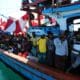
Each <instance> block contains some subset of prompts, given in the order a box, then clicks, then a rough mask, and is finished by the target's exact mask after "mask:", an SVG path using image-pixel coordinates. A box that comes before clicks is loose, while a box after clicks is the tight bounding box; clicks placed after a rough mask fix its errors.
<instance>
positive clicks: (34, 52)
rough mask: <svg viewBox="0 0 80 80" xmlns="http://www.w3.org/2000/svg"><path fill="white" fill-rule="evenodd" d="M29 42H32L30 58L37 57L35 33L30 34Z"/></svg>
mask: <svg viewBox="0 0 80 80" xmlns="http://www.w3.org/2000/svg"><path fill="white" fill-rule="evenodd" d="M31 42H32V50H31V53H32V56H37V50H36V49H37V38H36V34H35V32H33V33H32V38H31Z"/></svg>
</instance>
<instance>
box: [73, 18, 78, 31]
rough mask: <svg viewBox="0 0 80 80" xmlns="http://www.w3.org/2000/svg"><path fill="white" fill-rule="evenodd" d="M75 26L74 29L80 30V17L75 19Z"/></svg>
mask: <svg viewBox="0 0 80 80" xmlns="http://www.w3.org/2000/svg"><path fill="white" fill-rule="evenodd" d="M73 27H74V31H78V29H79V28H80V19H75V20H73Z"/></svg>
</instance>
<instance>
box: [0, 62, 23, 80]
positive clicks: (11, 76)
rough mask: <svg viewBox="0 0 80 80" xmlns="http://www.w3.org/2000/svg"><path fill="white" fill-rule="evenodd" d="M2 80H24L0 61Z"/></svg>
mask: <svg viewBox="0 0 80 80" xmlns="http://www.w3.org/2000/svg"><path fill="white" fill-rule="evenodd" d="M0 80H24V79H23V78H22V77H21V76H20V75H18V74H16V73H15V72H13V71H12V70H11V69H10V68H8V67H7V66H6V65H5V64H3V63H2V62H1V61H0Z"/></svg>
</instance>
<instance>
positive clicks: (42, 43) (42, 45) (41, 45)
mask: <svg viewBox="0 0 80 80" xmlns="http://www.w3.org/2000/svg"><path fill="white" fill-rule="evenodd" d="M46 43H47V39H46V37H45V35H42V36H41V38H40V39H39V40H38V41H37V47H38V48H37V49H38V50H37V51H38V53H37V54H38V58H39V62H40V63H46V51H47V48H46Z"/></svg>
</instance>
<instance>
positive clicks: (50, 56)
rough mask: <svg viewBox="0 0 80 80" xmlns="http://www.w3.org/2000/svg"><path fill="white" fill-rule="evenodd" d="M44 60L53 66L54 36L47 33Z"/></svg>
mask: <svg viewBox="0 0 80 80" xmlns="http://www.w3.org/2000/svg"><path fill="white" fill-rule="evenodd" d="M46 60H47V64H48V65H50V66H54V60H55V46H54V36H53V34H52V33H51V32H48V40H47V55H46Z"/></svg>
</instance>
